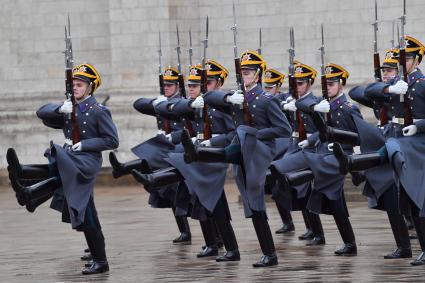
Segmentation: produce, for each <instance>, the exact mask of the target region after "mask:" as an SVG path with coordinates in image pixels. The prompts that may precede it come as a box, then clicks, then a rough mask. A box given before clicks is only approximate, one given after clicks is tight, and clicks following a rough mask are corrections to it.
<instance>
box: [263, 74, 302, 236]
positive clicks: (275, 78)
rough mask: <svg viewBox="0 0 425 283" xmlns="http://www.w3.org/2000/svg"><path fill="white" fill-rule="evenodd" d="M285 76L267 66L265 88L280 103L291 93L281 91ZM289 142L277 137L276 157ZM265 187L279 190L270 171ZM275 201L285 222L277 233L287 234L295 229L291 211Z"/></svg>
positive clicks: (286, 147)
mask: <svg viewBox="0 0 425 283" xmlns="http://www.w3.org/2000/svg"><path fill="white" fill-rule="evenodd" d="M284 78H285V75H284V74H282V73H280V72H279V71H277V70H275V69H272V68H267V69H266V71H265V72H264V76H263V87H264V90H265V91H266V92H267V93H269V94H271V95H273V96H274V98H275V99H277V100H278V101H279V104H280V103H282V102H283V101H286V99H287V98H288V97H289V96H290V94H289V93H284V92H281V87H282V84H283V80H284ZM285 114H286V113H285ZM286 118H287V119H288V121H289V120H290V117H288V115H287V116H286ZM289 143H290V139H289V138H277V139H276V155H275V158H274V159H279V158H281V157H282V156H283V155H284V154H285V152H286V151H287V149H288V147H289ZM265 188H266V193H273V191H274V190H278V188H277V184H276V182H275V180H274V178H272V177H271V174H270V173H267V178H266V187H265ZM275 202H276V207H277V210H278V212H279V215H280V218H281V219H282V223H283V226H282V227H281V228H280V229H278V230H277V231H276V232H275V233H276V234H285V233H289V232H292V231H295V226H294V223H293V221H292V215H291V211H290V210H288V209H287V208H286V207H284V206H283V205H282V203H281V202H279V201H277V200H275Z"/></svg>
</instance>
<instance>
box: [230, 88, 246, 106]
mask: <svg viewBox="0 0 425 283" xmlns="http://www.w3.org/2000/svg"><path fill="white" fill-rule="evenodd" d="M226 100H227V102H228V103H232V104H236V105H241V104H242V103H243V101H244V95H243V92H242V90H236V91H235V92H234V93H233V94H232V95H228V96H227V98H226Z"/></svg>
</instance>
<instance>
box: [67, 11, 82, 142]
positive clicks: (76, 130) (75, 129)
mask: <svg viewBox="0 0 425 283" xmlns="http://www.w3.org/2000/svg"><path fill="white" fill-rule="evenodd" d="M64 54H65V96H66V98H67V99H71V102H72V112H71V115H70V116H69V115H67V116H66V119H70V120H71V128H72V143H73V144H76V143H78V142H80V127H79V126H78V122H77V117H76V115H75V109H76V106H77V102H76V100H75V96H74V85H73V83H72V82H73V74H72V71H73V67H74V56H73V53H72V41H71V22H70V20H69V15H68V28H67V27H66V25H65V51H64Z"/></svg>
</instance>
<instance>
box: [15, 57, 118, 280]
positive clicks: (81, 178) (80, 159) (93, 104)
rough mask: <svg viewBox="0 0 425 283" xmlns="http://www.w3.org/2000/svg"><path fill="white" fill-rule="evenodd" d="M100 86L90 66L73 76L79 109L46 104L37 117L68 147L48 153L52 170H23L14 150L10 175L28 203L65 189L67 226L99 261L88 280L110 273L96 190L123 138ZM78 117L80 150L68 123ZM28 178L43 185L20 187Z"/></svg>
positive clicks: (86, 271) (42, 167)
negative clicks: (100, 97)
mask: <svg viewBox="0 0 425 283" xmlns="http://www.w3.org/2000/svg"><path fill="white" fill-rule="evenodd" d="M100 83H101V79H100V75H99V74H98V72H97V71H96V69H95V68H94V67H93V66H92V65H90V64H81V65H79V66H77V67H75V68H74V71H73V88H74V96H75V99H76V102H77V105H76V107H75V108H74V107H73V105H72V102H71V101H70V100H66V101H65V102H63V103H62V104H56V103H49V104H46V105H44V106H42V107H41V108H40V109H39V110H38V111H37V116H38V117H39V118H40V119H42V120H43V122H44V123H45V124H46V125H50V126H51V127H53V128H56V129H62V130H63V132H64V135H65V138H66V143H65V145H64V146H60V145H57V144H53V143H52V144H51V147H50V149H49V150H48V151H46V154H45V156H46V157H47V158H48V159H49V164H46V165H32V166H21V165H20V163H19V160H18V158H17V156H16V153H15V151H14V150H13V149H9V150H8V153H7V160H8V163H9V169H10V171H11V172H13V174H14V176H15V177H16V178H17V179H16V184H17V185H18V187H19V188H18V190H19V192H18V194H20V196H21V197H22V198H23V199H24V200H25V202H28V201H30V200H33V199H37V198H40V197H44V196H46V195H49V194H51V193H52V192H55V191H56V190H57V189H58V188H59V187H61V188H62V189H63V197H64V198H63V200H60V201H59V202H62V204H63V208H62V209H60V210H59V211H61V212H62V221H64V222H68V223H71V224H72V228H73V229H76V230H77V231H83V232H84V235H85V237H86V240H87V244H88V246H89V249H90V252H91V254H92V256H93V262H92V263H91V264H90V266H88V267H86V268H84V269H83V270H82V273H83V274H94V273H102V272H105V271H108V270H109V265H108V261H107V259H106V252H105V239H104V236H103V233H102V229H101V226H100V222H99V218H98V215H97V211H96V207H95V205H94V200H93V186H94V182H95V178H96V175H97V174H98V172H99V171H100V169H101V165H102V155H101V152H102V151H104V150H111V149H115V148H117V147H118V134H117V130H116V127H115V124H114V123H113V121H112V118H111V113H110V112H109V110H108V109H107V108H106V107H105V106H103V105H101V104H99V103H98V102H97V101H96V98H95V97H94V95H93V93H94V92H95V91H96V90H97V88H98V87H99V86H100ZM73 109H74V110H73ZM73 111H76V119H77V123H78V127H79V130H80V132H79V134H80V138H81V140H80V141H79V142H77V143H75V144H73V143H72V141H71V133H72V127H73V125H72V123H71V122H70V119H69V118H68V117H69V114H70V113H72V112H73ZM28 174H33V176H34V175H37V177H38V178H42V179H43V181H40V182H38V183H35V184H33V185H31V186H22V185H20V183H19V178H20V177H24V178H26V177H27V176H28ZM24 175H26V176H24ZM16 184H15V185H16ZM53 197H54V199H55V196H53ZM58 197H61V196H58Z"/></svg>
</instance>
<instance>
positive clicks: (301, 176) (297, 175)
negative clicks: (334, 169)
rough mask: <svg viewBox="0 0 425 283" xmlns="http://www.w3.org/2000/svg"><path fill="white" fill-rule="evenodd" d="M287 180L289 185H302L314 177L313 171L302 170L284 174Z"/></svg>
mask: <svg viewBox="0 0 425 283" xmlns="http://www.w3.org/2000/svg"><path fill="white" fill-rule="evenodd" d="M285 175H286V178H287V182H288V184H289V185H290V186H291V187H294V186H298V185H302V184H304V183H307V182H310V181H312V180H313V179H314V175H313V171H311V170H302V171H298V172H291V173H287V174H285Z"/></svg>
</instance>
